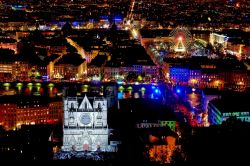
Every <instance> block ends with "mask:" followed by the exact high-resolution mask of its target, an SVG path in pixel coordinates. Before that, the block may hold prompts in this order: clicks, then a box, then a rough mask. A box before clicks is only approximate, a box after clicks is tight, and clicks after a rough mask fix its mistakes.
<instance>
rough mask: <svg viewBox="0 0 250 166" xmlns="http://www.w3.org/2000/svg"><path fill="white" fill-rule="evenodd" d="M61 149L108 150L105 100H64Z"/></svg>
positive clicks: (83, 98)
mask: <svg viewBox="0 0 250 166" xmlns="http://www.w3.org/2000/svg"><path fill="white" fill-rule="evenodd" d="M62 150H63V151H108V124H107V100H106V99H104V98H88V97H87V96H85V97H68V98H66V99H65V100H64V128H63V146H62Z"/></svg>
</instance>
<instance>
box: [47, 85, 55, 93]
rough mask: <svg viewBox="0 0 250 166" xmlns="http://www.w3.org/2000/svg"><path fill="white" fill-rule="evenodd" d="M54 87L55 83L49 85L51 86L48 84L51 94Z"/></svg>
mask: <svg viewBox="0 0 250 166" xmlns="http://www.w3.org/2000/svg"><path fill="white" fill-rule="evenodd" d="M54 86H55V85H54V84H53V83H49V84H48V87H49V90H50V92H52V90H53V87H54Z"/></svg>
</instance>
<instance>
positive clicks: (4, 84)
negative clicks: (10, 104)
mask: <svg viewBox="0 0 250 166" xmlns="http://www.w3.org/2000/svg"><path fill="white" fill-rule="evenodd" d="M3 86H4V87H5V90H7V91H8V90H9V88H10V83H7V82H6V83H3Z"/></svg>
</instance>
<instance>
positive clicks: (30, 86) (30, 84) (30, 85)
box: [27, 83, 33, 91]
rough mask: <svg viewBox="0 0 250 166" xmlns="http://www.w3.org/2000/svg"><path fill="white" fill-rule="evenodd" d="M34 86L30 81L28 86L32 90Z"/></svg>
mask: <svg viewBox="0 0 250 166" xmlns="http://www.w3.org/2000/svg"><path fill="white" fill-rule="evenodd" d="M32 86H33V84H32V83H28V84H27V87H28V88H29V90H30V91H31V90H32Z"/></svg>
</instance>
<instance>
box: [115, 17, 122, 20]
mask: <svg viewBox="0 0 250 166" xmlns="http://www.w3.org/2000/svg"><path fill="white" fill-rule="evenodd" d="M114 20H115V21H122V18H121V17H115V18H114Z"/></svg>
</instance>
